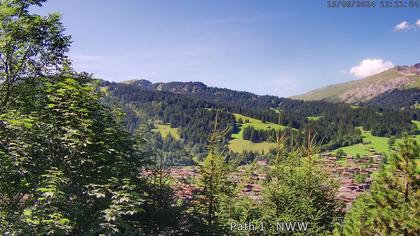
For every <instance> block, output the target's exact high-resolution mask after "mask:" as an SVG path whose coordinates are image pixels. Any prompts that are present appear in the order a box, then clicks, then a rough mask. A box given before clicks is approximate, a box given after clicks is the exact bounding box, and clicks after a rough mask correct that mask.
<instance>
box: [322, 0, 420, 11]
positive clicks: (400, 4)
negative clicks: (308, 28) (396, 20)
mask: <svg viewBox="0 0 420 236" xmlns="http://www.w3.org/2000/svg"><path fill="white" fill-rule="evenodd" d="M326 6H327V7H328V8H399V9H409V8H411V9H419V10H420V0H403V1H402V0H399V1H397V0H394V1H392V0H388V1H385V0H383V1H382V0H381V1H379V0H328V1H326Z"/></svg>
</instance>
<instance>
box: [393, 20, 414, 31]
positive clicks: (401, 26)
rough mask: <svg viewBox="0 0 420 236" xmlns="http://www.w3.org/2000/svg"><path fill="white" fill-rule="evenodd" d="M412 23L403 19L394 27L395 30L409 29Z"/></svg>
mask: <svg viewBox="0 0 420 236" xmlns="http://www.w3.org/2000/svg"><path fill="white" fill-rule="evenodd" d="M409 29H411V25H410V24H408V22H407V21H403V22H401V23H399V24H398V25H396V26H395V27H394V30H395V31H402V30H409Z"/></svg>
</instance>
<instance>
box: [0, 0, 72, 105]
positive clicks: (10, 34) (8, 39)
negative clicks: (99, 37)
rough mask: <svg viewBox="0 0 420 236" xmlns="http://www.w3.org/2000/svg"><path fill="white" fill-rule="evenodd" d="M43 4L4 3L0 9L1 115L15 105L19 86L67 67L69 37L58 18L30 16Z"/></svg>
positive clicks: (40, 0) (38, 1)
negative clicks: (33, 6)
mask: <svg viewBox="0 0 420 236" xmlns="http://www.w3.org/2000/svg"><path fill="white" fill-rule="evenodd" d="M43 2H45V1H43V0H34V1H27V0H26V1H25V0H4V1H1V5H0V99H1V100H0V112H3V111H4V110H5V109H6V108H7V106H8V105H9V103H18V100H17V99H19V96H17V93H18V92H19V91H18V90H19V88H18V87H20V86H21V85H22V84H21V83H20V82H21V81H22V80H25V79H35V78H37V77H44V76H47V75H53V74H57V73H58V72H60V71H61V70H62V68H63V66H65V65H66V64H68V61H67V57H66V55H65V53H66V52H67V51H68V48H69V45H70V36H67V35H65V34H64V27H63V25H62V24H61V22H60V15H59V14H56V13H54V14H50V15H48V16H45V17H43V16H39V15H35V14H30V13H29V11H28V8H29V7H30V6H31V5H41V4H42V3H43Z"/></svg>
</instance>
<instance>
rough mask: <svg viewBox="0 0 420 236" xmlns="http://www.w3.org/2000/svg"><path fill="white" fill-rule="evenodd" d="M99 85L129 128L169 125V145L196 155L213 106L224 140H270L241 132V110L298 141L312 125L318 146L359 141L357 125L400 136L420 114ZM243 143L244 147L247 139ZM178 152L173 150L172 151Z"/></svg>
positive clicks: (187, 87)
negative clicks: (171, 130)
mask: <svg viewBox="0 0 420 236" xmlns="http://www.w3.org/2000/svg"><path fill="white" fill-rule="evenodd" d="M100 87H101V89H100V90H101V91H103V93H104V95H105V98H104V102H105V104H107V105H109V106H111V107H118V108H120V109H122V111H124V113H125V114H126V116H125V124H126V126H127V127H128V129H129V130H130V131H131V132H133V131H135V130H136V129H137V128H138V127H139V125H140V124H144V125H146V124H147V125H148V126H149V130H153V128H154V126H156V124H159V122H160V123H162V124H167V125H169V126H170V127H172V128H176V129H177V130H178V132H179V136H180V139H178V140H175V139H173V138H169V139H166V141H168V142H170V143H174V142H175V143H178V144H179V145H172V146H174V147H175V146H181V147H183V149H186V150H187V151H188V152H190V153H191V152H192V153H194V154H196V155H199V156H201V154H202V153H201V152H202V151H204V150H205V149H203V144H205V143H206V134H207V133H209V132H210V130H211V126H210V123H211V122H210V121H211V120H212V119H213V117H214V114H215V113H216V111H217V112H218V113H219V118H220V124H221V125H222V126H223V127H230V130H229V133H228V134H227V136H226V138H225V140H224V142H230V141H229V140H231V139H232V138H234V137H237V135H236V134H237V133H241V134H242V133H243V135H242V137H239V138H242V139H243V140H249V141H251V142H252V143H260V142H267V143H270V142H272V141H273V140H272V138H271V136H272V135H270V134H269V133H270V132H272V131H270V128H268V129H267V128H264V127H263V128H261V127H260V128H258V127H257V126H255V125H251V127H248V128H246V129H245V130H244V131H245V132H242V131H241V129H242V126H243V124H242V123H246V119H245V120H241V121H239V120H236V119H235V118H234V116H233V114H240V115H243V116H246V117H249V118H252V119H257V120H260V121H261V122H263V123H271V124H279V125H281V126H283V127H285V128H288V129H290V130H289V131H287V129H285V130H284V131H285V132H288V133H290V132H292V130H294V132H293V133H294V135H295V138H296V140H295V141H296V142H298V143H305V142H306V141H305V138H304V137H305V136H306V135H307V130H308V127H310V129H311V131H312V133H313V134H316V136H315V139H316V141H317V142H318V143H320V144H321V145H322V146H321V148H322V150H334V149H337V148H340V147H344V146H349V145H353V144H356V143H361V142H362V138H361V133H360V130H359V127H362V128H363V129H364V130H369V131H371V132H372V133H373V134H374V135H376V136H381V137H384V136H385V137H391V136H400V135H401V134H402V133H403V132H408V133H410V134H414V133H415V132H416V126H415V124H413V123H412V120H417V119H418V117H420V116H419V110H414V109H407V110H406V111H404V112H403V111H395V110H392V109H386V108H382V107H373V106H372V107H352V106H348V105H345V104H332V103H328V102H322V101H313V102H303V101H298V100H291V99H287V98H279V97H275V96H258V95H255V94H251V93H248V92H238V91H233V90H229V89H219V88H212V87H207V86H206V85H204V84H203V83H199V82H186V83H182V82H171V83H156V84H153V83H151V82H149V81H145V80H140V81H129V82H123V83H114V82H107V81H101V82H100ZM312 117H316V119H311V118H312ZM269 126H270V125H268V126H266V127H269ZM272 126H273V125H272ZM158 136H159V135H154V139H157V140H158V141H159V142H161V143H165V138H161V137H158ZM171 136H173V135H171ZM232 142H233V141H232ZM235 142H237V141H235ZM243 145H245V146H246V144H245V143H244V144H243ZM166 146H168V145H166ZM265 149H266V151H268V150H269V149H267V148H265ZM235 150H237V148H236V149H235ZM167 151H169V150H167ZM176 152H177V151H176V150H173V153H176ZM176 156H177V155H175V154H173V155H172V157H171V159H177V158H179V157H176ZM174 161H175V160H174ZM175 162H176V161H175ZM184 163H186V162H185V161H184Z"/></svg>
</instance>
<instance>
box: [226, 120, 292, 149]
mask: <svg viewBox="0 0 420 236" xmlns="http://www.w3.org/2000/svg"><path fill="white" fill-rule="evenodd" d="M233 115H234V116H235V120H236V122H238V121H239V119H241V120H242V121H243V122H244V123H243V124H242V125H241V127H240V128H239V132H238V133H235V134H232V140H231V141H230V142H229V149H230V150H232V151H234V152H239V153H242V152H244V151H254V152H268V151H269V150H270V149H271V148H272V147H273V146H274V144H273V143H269V142H261V143H253V142H251V141H249V140H244V139H242V133H243V130H244V129H245V128H246V127H248V126H252V127H254V128H255V129H260V130H268V129H284V128H286V126H283V125H278V124H274V123H270V122H265V123H264V122H262V121H261V120H258V119H254V118H251V117H248V116H244V115H241V114H237V113H234V114H233Z"/></svg>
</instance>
